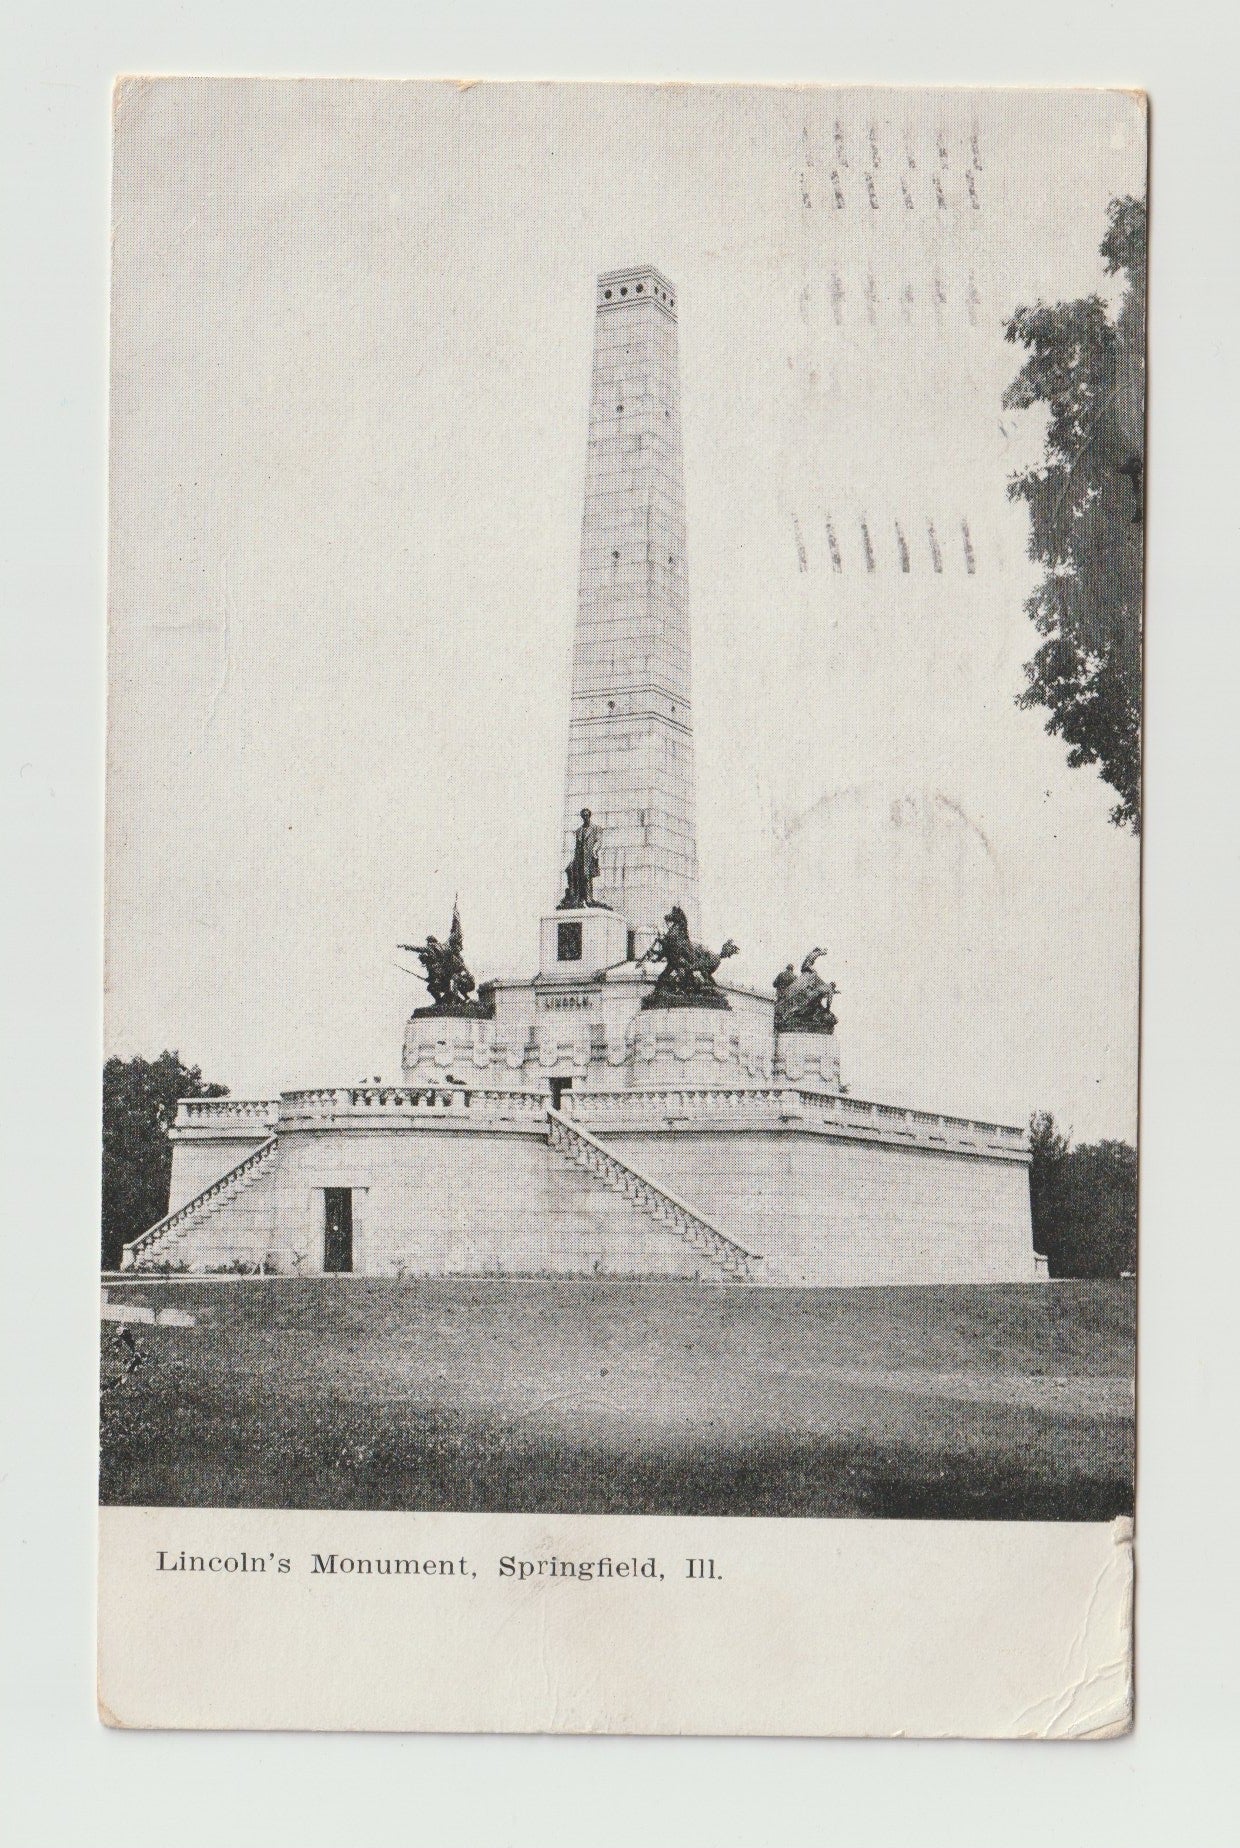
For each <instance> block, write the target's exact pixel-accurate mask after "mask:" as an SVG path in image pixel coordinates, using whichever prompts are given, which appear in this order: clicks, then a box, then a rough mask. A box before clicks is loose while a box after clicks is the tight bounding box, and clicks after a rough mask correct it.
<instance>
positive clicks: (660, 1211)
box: [546, 1106, 762, 1283]
mask: <svg viewBox="0 0 1240 1848" xmlns="http://www.w3.org/2000/svg"><path fill="white" fill-rule="evenodd" d="M546 1122H547V1140H548V1142H549V1143H550V1144H551V1147H552V1148H553V1149H558V1150H559V1152H560V1153H561V1154H562V1155H566V1156H567V1157H568V1159H569V1160H570V1161H573V1162H576V1164H577V1166H578V1167H579V1168H584V1169H585V1171H586V1172H587V1174H592V1175H593V1176H594V1177H595V1179H596V1180H599V1181H602V1183H603V1185H604V1186H605V1187H610V1188H611V1189H612V1190H613V1192H615V1193H620V1194H624V1195H625V1196H626V1198H628V1199H630V1200H632V1201H633V1203H634V1204H635V1205H636V1206H638V1207H640V1208H641V1210H642V1212H644V1213H645V1214H646V1215H647V1216H648V1217H649V1218H651V1219H653V1220H655V1221H656V1222H657V1223H658V1224H659V1225H663V1226H666V1227H667V1228H668V1230H669V1231H671V1232H675V1233H676V1234H677V1235H678V1236H679V1237H680V1238H682V1239H684V1241H685V1243H686V1244H687V1245H689V1246H691V1247H692V1249H693V1250H694V1251H696V1252H698V1253H699V1254H700V1256H702V1257H704V1258H706V1259H707V1260H708V1261H709V1262H710V1263H711V1264H712V1265H714V1266H715V1267H716V1271H717V1274H718V1276H719V1277H720V1279H721V1280H723V1279H729V1280H734V1281H736V1282H738V1283H752V1282H753V1281H754V1267H755V1265H758V1264H760V1263H761V1262H762V1260H761V1258H759V1257H757V1256H756V1255H755V1253H753V1252H752V1251H746V1250H745V1247H744V1246H743V1245H738V1244H737V1243H736V1241H735V1239H730V1238H729V1237H728V1236H727V1234H726V1233H724V1232H721V1231H720V1230H719V1228H718V1226H713V1225H712V1224H711V1223H710V1221H709V1219H704V1218H703V1217H702V1215H701V1213H699V1212H698V1211H697V1210H696V1208H694V1207H692V1206H690V1205H689V1204H688V1202H687V1201H685V1200H681V1199H679V1198H678V1196H677V1195H676V1194H674V1193H671V1192H669V1190H668V1189H667V1188H666V1187H664V1186H663V1185H662V1184H661V1183H660V1182H658V1181H652V1180H651V1179H650V1176H649V1175H647V1174H642V1173H641V1172H640V1171H639V1170H638V1169H637V1168H634V1167H633V1166H632V1165H631V1164H630V1163H629V1162H627V1161H623V1160H622V1159H621V1158H620V1156H619V1155H615V1154H613V1153H612V1151H611V1150H610V1149H608V1148H604V1146H603V1144H602V1143H601V1142H599V1141H597V1140H596V1139H595V1137H593V1136H592V1135H590V1133H589V1131H588V1130H584V1129H582V1127H581V1125H580V1124H579V1123H574V1122H570V1121H569V1119H568V1118H567V1117H566V1116H564V1115H563V1113H562V1112H561V1111H559V1110H553V1109H552V1108H551V1107H550V1106H547V1110H546Z"/></svg>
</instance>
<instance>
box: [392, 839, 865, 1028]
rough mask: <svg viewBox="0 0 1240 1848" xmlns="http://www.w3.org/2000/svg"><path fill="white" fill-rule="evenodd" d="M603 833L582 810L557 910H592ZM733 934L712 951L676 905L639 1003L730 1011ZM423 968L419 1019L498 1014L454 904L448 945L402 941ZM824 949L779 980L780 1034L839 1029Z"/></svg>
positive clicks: (648, 958)
mask: <svg viewBox="0 0 1240 1848" xmlns="http://www.w3.org/2000/svg"><path fill="white" fill-rule="evenodd" d="M599 838H600V837H599V830H598V829H597V828H596V827H595V826H594V821H593V817H592V816H591V813H590V810H589V809H588V808H584V809H582V811H581V826H580V827H579V828H578V829H577V832H576V834H575V835H574V837H573V857H572V859H571V860H570V861H569V863H568V865H567V867H566V868H565V869H564V870H565V878H566V889H565V893H564V897H563V898H562V899H561V900H560V906H559V908H560V910H568V909H577V908H578V907H581V906H586V905H594V904H597V903H598V902H599V901H598V900H596V899H595V897H594V881H595V879H596V878H597V877H598V872H599ZM737 947H738V946H737V945H736V944H735V943H734V942H733V941H732V939H731V937H729V938H728V940H727V942H726V943H725V944H724V945H723V947H722V949H720V950H708V949H707V948H706V946H705V944H702V943H694V941H693V939H692V937H691V936H690V934H689V920H688V917H687V916H686V915H685V912H684V911H683V910H682V908H681V907H680V906H679V905H673V906H672V908H671V910H670V911H669V912H668V913H667V914H666V916H665V917H664V919H663V928H662V930H661V931H660V932H659V933H658V935H657V936H656V937H655V940H654V942H653V943H652V944H651V945H650V948H649V949H648V950H647V951H646V952H645V954H644V955H643V956H641V957H639V958H638V963H639V965H640V964H642V963H661V964H662V965H663V966H662V968H661V969H660V970H659V973H658V976H657V978H656V980H655V983H654V986H653V988H652V989H651V990H650V993H649V994H648V995H646V997H645V998H644V1000H643V1001H642V1006H643V1008H673V1007H710V1008H729V1007H730V1005H731V1004H730V1002H729V1001H728V998H727V996H726V995H725V994H724V992H723V990H722V989H721V988H720V987H719V984H718V983H717V982H716V980H715V977H716V975H717V974H718V972H719V968H720V965H721V964H722V963H723V962H725V961H726V959H727V958H728V957H729V956H735V955H736V954H737ZM399 948H400V949H402V950H408V951H410V952H411V953H412V954H413V955H414V956H416V957H417V958H418V960H419V962H420V963H421V964H422V969H423V978H422V979H423V980H424V981H425V983H426V986H427V988H428V989H429V990H430V995H431V1006H430V1007H425V1008H418V1009H417V1010H416V1013H417V1014H418V1015H422V1016H425V1015H436V1014H437V1015H454V1016H456V1017H458V1018H466V1019H479V1020H489V1019H491V1018H492V1017H493V1015H494V1012H495V988H494V984H493V983H490V982H484V983H483V984H482V985H481V987H480V988H478V989H477V991H476V992H475V985H474V978H473V976H472V975H471V974H470V972H469V969H468V968H467V967H466V963H465V956H464V949H465V939H464V933H463V931H462V929H461V915H460V911H459V910H458V908H457V906H456V905H453V907H452V928H451V930H450V931H449V932H448V941H447V942H446V943H441V942H440V940H439V938H438V937H432V936H428V937H427V939H426V942H425V943H402V944H400V945H399ZM825 954H826V951H825V950H823V949H821V948H819V949H813V950H811V951H810V952H809V954H808V955H807V956H806V957H805V958H804V959H803V960H802V963H801V967H800V971H799V972H798V971H797V970H795V969H794V968H793V966H792V964H791V963H788V964H787V965H786V966H785V967H784V968H783V969H781V970H780V972H779V974H778V975H777V976H776V977H775V980H774V982H773V983H772V987H773V988H774V990H775V1031H776V1032H777V1033H826V1034H831V1033H834V1032H835V1029H836V1025H837V1024H838V1023H837V1021H836V1017H835V1012H834V1009H833V1007H832V1003H833V1002H834V1000H835V997H836V995H837V994H838V993H839V992H840V991H839V989H838V988H837V987H836V984H835V983H834V982H824V981H823V979H822V977H821V976H820V975H819V973H818V971H817V969H816V968H815V966H814V965H815V964H816V963H817V961H818V958H819V957H820V956H824V955H825Z"/></svg>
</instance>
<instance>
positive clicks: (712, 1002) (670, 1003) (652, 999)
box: [642, 988, 732, 1013]
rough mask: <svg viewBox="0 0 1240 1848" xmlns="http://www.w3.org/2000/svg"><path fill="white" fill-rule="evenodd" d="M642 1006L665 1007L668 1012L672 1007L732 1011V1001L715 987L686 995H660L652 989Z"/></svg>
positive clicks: (657, 1008) (654, 1009) (655, 1008)
mask: <svg viewBox="0 0 1240 1848" xmlns="http://www.w3.org/2000/svg"><path fill="white" fill-rule="evenodd" d="M642 1007H643V1008H648V1009H650V1010H651V1011H652V1012H654V1011H657V1010H659V1009H665V1010H667V1011H669V1012H670V1011H671V1010H672V1009H681V1008H685V1009H691V1010H697V1009H700V1008H714V1009H715V1010H716V1011H719V1010H722V1011H723V1012H725V1013H731V1011H732V1003H731V1002H730V1001H729V1000H728V997H727V996H726V995H725V994H721V993H720V992H719V991H718V990H717V989H716V990H714V991H712V990H711V989H709V988H707V989H703V990H702V991H701V993H700V994H687V995H686V994H681V995H661V994H659V993H658V991H657V990H652V991H651V993H650V994H648V995H647V996H646V999H645V1000H644V1001H643V1002H642Z"/></svg>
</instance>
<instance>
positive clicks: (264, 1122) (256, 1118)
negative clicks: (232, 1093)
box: [172, 1097, 280, 1136]
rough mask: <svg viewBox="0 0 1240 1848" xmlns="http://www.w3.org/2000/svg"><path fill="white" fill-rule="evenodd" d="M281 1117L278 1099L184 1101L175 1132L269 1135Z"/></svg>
mask: <svg viewBox="0 0 1240 1848" xmlns="http://www.w3.org/2000/svg"><path fill="white" fill-rule="evenodd" d="M279 1116H280V1100H279V1098H278V1097H261V1098H260V1097H182V1098H181V1099H180V1100H179V1101H178V1103H177V1114H176V1120H175V1122H174V1123H173V1126H172V1130H173V1134H174V1135H175V1134H176V1133H177V1132H178V1131H181V1130H212V1131H214V1132H215V1133H216V1134H218V1135H225V1136H244V1135H249V1134H254V1135H263V1136H266V1135H269V1134H270V1132H271V1131H272V1130H273V1129H274V1128H275V1125H276V1123H277V1122H278V1120H279Z"/></svg>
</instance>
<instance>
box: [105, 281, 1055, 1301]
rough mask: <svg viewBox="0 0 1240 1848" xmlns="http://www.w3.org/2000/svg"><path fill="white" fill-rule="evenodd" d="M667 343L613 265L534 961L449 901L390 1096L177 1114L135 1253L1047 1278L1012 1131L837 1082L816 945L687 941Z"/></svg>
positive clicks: (886, 1279) (753, 1279)
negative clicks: (742, 956)
mask: <svg viewBox="0 0 1240 1848" xmlns="http://www.w3.org/2000/svg"><path fill="white" fill-rule="evenodd" d="M676 342H677V300H676V290H675V288H674V286H673V285H672V284H671V283H670V282H669V281H668V280H667V278H666V277H665V276H663V275H662V274H660V272H659V271H658V270H655V269H653V268H651V267H649V266H647V265H637V266H634V267H632V268H628V269H623V270H616V271H610V272H608V273H607V274H605V275H603V276H600V277H599V279H598V285H597V291H596V301H595V335H594V371H593V383H592V396H591V403H590V425H589V431H590V434H589V448H588V457H587V464H586V482H585V515H584V519H583V522H582V537H581V574H580V588H579V594H578V606H577V628H576V639H575V646H574V654H573V673H572V708H571V714H570V718H569V729H568V765H567V775H566V779H565V791H564V813H563V823H562V828H561V832H560V836H559V862H558V864H559V868H560V873H559V880H560V884H559V888H558V890H557V891H556V892H555V894H554V895H553V896H552V895H550V894H549V898H550V902H549V904H548V907H547V910H546V913H545V915H544V916H543V918H542V921H541V925H540V927H539V939H538V963H537V972H536V973H535V974H533V975H531V976H529V977H528V978H525V979H519V980H491V981H488V980H486V979H482V980H478V981H476V980H475V977H474V974H473V973H472V972H471V971H470V969H469V968H468V965H467V962H466V946H465V940H464V933H463V931H462V928H461V920H460V918H459V916H456V915H454V916H453V917H452V923H451V928H450V929H449V930H448V933H447V935H446V937H445V938H444V939H443V940H440V939H439V938H436V937H433V936H428V937H427V938H426V939H425V941H424V942H422V943H420V944H418V945H408V946H405V947H406V948H407V949H412V950H413V951H414V952H415V953H416V955H417V956H418V957H419V959H420V961H421V963H422V966H423V969H424V970H425V974H426V979H427V985H428V988H429V990H430V997H431V998H430V1003H429V1005H427V1006H423V1007H419V1008H417V1009H416V1010H415V1011H414V1013H413V1016H412V1018H411V1019H410V1020H409V1022H408V1024H407V1026H406V1029H405V1041H404V1054H403V1076H404V1083H403V1084H402V1085H399V1086H388V1085H379V1084H375V1085H341V1086H336V1087H328V1088H325V1089H319V1090H311V1091H286V1092H284V1093H282V1095H281V1096H279V1097H277V1098H271V1099H264V1100H244V1099H236V1098H204V1099H197V1100H187V1101H185V1102H183V1103H182V1104H181V1105H180V1108H179V1111H178V1114H177V1119H176V1122H175V1125H174V1127H173V1130H172V1138H173V1145H174V1146H173V1166H172V1193H171V1199H170V1202H169V1204H170V1208H171V1211H170V1212H169V1214H168V1216H167V1217H166V1218H165V1219H163V1220H161V1221H160V1223H159V1224H158V1225H156V1226H153V1227H151V1228H150V1230H149V1231H147V1232H145V1233H143V1234H142V1235H141V1236H140V1237H139V1238H137V1239H135V1240H134V1241H133V1243H132V1244H131V1245H129V1246H128V1247H127V1248H126V1253H125V1262H126V1265H127V1266H132V1267H135V1268H142V1267H144V1266H151V1267H155V1266H161V1267H162V1266H168V1265H174V1266H176V1267H178V1268H181V1267H185V1268H189V1269H191V1270H210V1269H217V1268H220V1267H223V1266H229V1265H234V1264H236V1263H238V1262H239V1261H240V1262H242V1263H245V1262H250V1263H253V1264H254V1265H255V1266H256V1267H257V1266H259V1265H261V1266H262V1267H263V1268H265V1269H268V1270H277V1271H299V1272H303V1273H305V1272H315V1271H320V1270H322V1271H331V1272H341V1271H350V1270H352V1271H357V1272H362V1273H366V1274H369V1275H373V1276H389V1277H390V1276H393V1275H402V1276H418V1275H442V1274H446V1273H454V1272H462V1273H470V1272H472V1273H475V1274H491V1275H496V1274H499V1275H503V1274H509V1275H520V1274H532V1273H549V1274H584V1275H592V1274H599V1275H613V1276H614V1275H622V1276H637V1277H682V1278H700V1279H701V1280H702V1281H704V1282H708V1281H731V1282H736V1283H739V1284H773V1285H778V1284H789V1285H841V1284H845V1285H846V1284H885V1283H956V1282H959V1283H967V1282H1000V1281H1027V1280H1032V1279H1033V1278H1034V1277H1035V1276H1036V1275H1038V1274H1040V1269H1041V1267H1040V1264H1039V1261H1038V1260H1036V1259H1035V1256H1034V1252H1033V1244H1032V1235H1031V1227H1030V1211H1029V1176H1028V1168H1029V1148H1028V1139H1027V1136H1026V1134H1025V1132H1024V1131H1023V1130H1022V1129H1019V1128H1013V1127H1005V1126H1002V1125H997V1124H993V1123H983V1122H976V1121H973V1120H964V1119H960V1118H955V1117H946V1116H941V1115H937V1114H930V1113H926V1112H922V1111H918V1110H915V1109H910V1108H906V1107H905V1106H904V1105H902V1104H893V1103H871V1102H866V1101H863V1100H861V1099H860V1098H855V1097H852V1096H851V1095H849V1094H847V1092H846V1091H844V1090H843V1089H842V1088H841V1082H840V1060H839V1036H838V1034H837V1031H836V1027H837V1021H836V1014H835V1009H834V1002H835V997H836V993H837V991H836V988H835V984H834V983H833V982H831V981H829V980H828V979H826V978H827V975H828V974H829V971H830V950H829V949H827V950H823V949H822V948H820V947H818V946H813V947H811V946H809V945H802V946H789V947H790V949H794V951H795V953H794V954H792V955H791V956H790V959H789V961H788V963H787V965H786V966H785V967H784V969H783V970H782V971H780V972H779V973H778V974H776V975H775V976H774V978H773V980H772V984H771V987H770V988H769V989H767V990H766V991H762V990H757V989H753V988H749V987H745V986H742V985H740V984H738V983H734V982H731V981H729V979H728V970H727V963H728V960H729V958H730V957H731V955H732V954H733V953H734V951H735V949H736V946H735V944H733V943H732V942H731V941H730V940H726V941H723V942H721V943H719V945H718V947H717V948H713V947H708V943H703V942H702V941H699V936H700V933H701V930H702V925H701V920H700V915H699V901H698V865H697V842H696V829H695V800H696V797H695V776H694V760H693V726H692V712H691V704H690V646H689V642H690V626H689V605H688V588H687V582H686V573H685V500H684V485H683V468H682V461H681V436H680V395H679V386H678V373H677V345H676ZM449 857H450V850H449ZM446 909H447V908H446V907H445V912H446ZM437 922H438V920H437ZM721 922H724V923H726V920H723V921H721ZM440 928H442V924H440ZM823 928H824V934H827V935H828V940H829V928H830V919H829V918H827V919H825V920H824V927H823ZM716 937H717V933H715V934H714V935H711V934H709V933H708V942H709V944H714V943H715V942H716ZM820 963H821V964H822V965H823V972H822V973H821V974H820V973H819V964H820Z"/></svg>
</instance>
